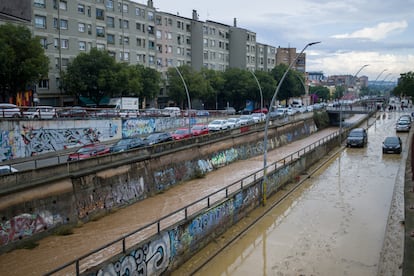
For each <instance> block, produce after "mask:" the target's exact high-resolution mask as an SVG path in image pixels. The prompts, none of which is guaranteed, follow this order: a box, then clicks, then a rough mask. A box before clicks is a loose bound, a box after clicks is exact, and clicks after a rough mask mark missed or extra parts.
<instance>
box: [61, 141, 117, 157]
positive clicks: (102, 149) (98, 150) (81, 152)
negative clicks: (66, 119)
mask: <svg viewBox="0 0 414 276" xmlns="http://www.w3.org/2000/svg"><path fill="white" fill-rule="evenodd" d="M109 152H110V150H109V147H108V146H106V145H103V144H89V145H85V146H83V147H81V148H79V149H78V150H77V151H75V152H74V153H71V154H69V156H68V161H74V160H83V159H87V158H91V157H95V156H99V155H104V154H107V153H109Z"/></svg>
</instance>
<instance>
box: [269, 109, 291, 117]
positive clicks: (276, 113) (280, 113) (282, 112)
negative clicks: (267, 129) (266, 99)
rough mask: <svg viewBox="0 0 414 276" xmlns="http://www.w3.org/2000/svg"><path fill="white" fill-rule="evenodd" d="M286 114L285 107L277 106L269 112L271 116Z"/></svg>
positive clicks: (283, 115)
mask: <svg viewBox="0 0 414 276" xmlns="http://www.w3.org/2000/svg"><path fill="white" fill-rule="evenodd" d="M285 116H287V108H284V107H278V108H277V109H276V110H274V111H272V112H270V117H271V118H281V117H285Z"/></svg>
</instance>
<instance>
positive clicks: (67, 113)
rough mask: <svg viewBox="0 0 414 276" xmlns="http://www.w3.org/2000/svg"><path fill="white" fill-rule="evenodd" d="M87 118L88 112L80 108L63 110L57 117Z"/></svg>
mask: <svg viewBox="0 0 414 276" xmlns="http://www.w3.org/2000/svg"><path fill="white" fill-rule="evenodd" d="M88 116H89V114H88V111H86V109H84V108H82V107H80V106H74V107H72V108H68V109H64V110H62V111H61V112H60V113H59V117H63V118H86V117H88Z"/></svg>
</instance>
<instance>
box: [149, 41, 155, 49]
mask: <svg viewBox="0 0 414 276" xmlns="http://www.w3.org/2000/svg"><path fill="white" fill-rule="evenodd" d="M148 49H151V50H154V49H155V42H154V41H151V40H150V41H148Z"/></svg>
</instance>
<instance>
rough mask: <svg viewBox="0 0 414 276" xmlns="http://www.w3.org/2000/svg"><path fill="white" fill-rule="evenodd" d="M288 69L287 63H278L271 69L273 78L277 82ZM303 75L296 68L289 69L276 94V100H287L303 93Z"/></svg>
mask: <svg viewBox="0 0 414 276" xmlns="http://www.w3.org/2000/svg"><path fill="white" fill-rule="evenodd" d="M287 69H288V65H286V64H283V63H282V64H279V65H278V66H276V67H274V68H273V69H272V71H271V75H272V76H273V78H274V79H275V80H276V81H277V83H279V81H280V80H281V79H282V77H283V75H284V74H285V72H286V70H287ZM303 83H304V81H303V75H302V73H300V72H298V71H296V70H289V72H288V73H287V75H286V77H285V79H284V81H283V83H282V85H281V86H280V89H279V92H278V94H277V97H276V98H277V99H278V100H288V99H289V98H291V97H298V96H301V95H304V94H305V93H306V92H305V89H304V85H303Z"/></svg>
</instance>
